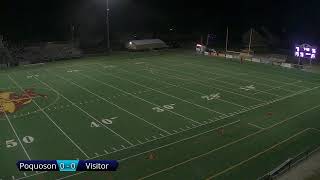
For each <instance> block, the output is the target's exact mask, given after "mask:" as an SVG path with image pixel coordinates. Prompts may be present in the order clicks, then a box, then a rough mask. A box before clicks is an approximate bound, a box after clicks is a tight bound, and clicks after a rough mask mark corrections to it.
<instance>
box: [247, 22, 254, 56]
mask: <svg viewBox="0 0 320 180" xmlns="http://www.w3.org/2000/svg"><path fill="white" fill-rule="evenodd" d="M252 33H253V29H252V28H251V29H250V39H249V51H248V55H249V54H250V51H251V43H252Z"/></svg>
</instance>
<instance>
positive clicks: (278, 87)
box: [253, 81, 302, 95]
mask: <svg viewBox="0 0 320 180" xmlns="http://www.w3.org/2000/svg"><path fill="white" fill-rule="evenodd" d="M300 82H302V81H296V82H293V83H289V84H290V85H292V84H297V83H300ZM285 86H289V85H288V84H286V85H283V86H277V87H274V88H271V89H267V90H266V91H272V90H274V89H281V88H283V87H285ZM259 93H260V92H256V93H253V95H256V94H259Z"/></svg>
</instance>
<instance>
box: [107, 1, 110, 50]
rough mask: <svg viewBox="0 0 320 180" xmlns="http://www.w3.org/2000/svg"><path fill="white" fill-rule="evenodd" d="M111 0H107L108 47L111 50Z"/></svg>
mask: <svg viewBox="0 0 320 180" xmlns="http://www.w3.org/2000/svg"><path fill="white" fill-rule="evenodd" d="M109 11H110V9H109V0H107V48H108V51H110V21H109Z"/></svg>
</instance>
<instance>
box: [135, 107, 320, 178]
mask: <svg viewBox="0 0 320 180" xmlns="http://www.w3.org/2000/svg"><path fill="white" fill-rule="evenodd" d="M319 107H320V105H317V106H314V107H312V108H309V109H307V110H305V111H303V112H301V113H299V114H296V115H294V116H291V117H289V118H286V119H285V120H283V121H280V122H278V123H276V124H274V125H272V126H270V127H268V128H265V129H261V130H259V131H257V132H254V133H252V134H249V135H247V136H245V137H242V138H240V139H238V140H236V141H232V142H230V143H228V144H225V145H223V146H221V147H219V148H215V149H212V150H210V151H208V152H206V153H203V154H201V155H198V156H194V157H192V158H190V159H188V160H185V161H183V162H180V163H177V164H175V165H173V166H170V167H167V168H164V169H162V170H160V171H157V172H155V173H152V174H150V175H147V176H145V177H142V178H139V180H142V179H146V178H149V177H152V176H154V175H157V174H160V173H163V172H165V171H168V170H171V169H173V168H176V167H178V166H181V165H184V164H186V163H189V162H191V161H194V160H196V159H199V158H202V157H205V156H207V155H209V154H211V153H213V152H216V151H218V150H221V149H223V148H226V147H228V146H231V145H233V144H236V143H238V142H240V141H243V140H246V139H248V138H250V137H252V136H255V135H257V134H260V133H262V132H265V131H267V130H269V129H272V128H274V127H276V126H278V125H280V124H283V123H285V122H287V121H289V120H291V119H294V118H296V117H298V116H301V115H302V114H305V113H306V112H309V111H312V110H314V109H317V108H319ZM304 131H305V130H304ZM304 131H302V132H304ZM298 134H301V132H300V133H298Z"/></svg>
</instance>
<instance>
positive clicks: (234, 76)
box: [162, 62, 294, 92]
mask: <svg viewBox="0 0 320 180" xmlns="http://www.w3.org/2000/svg"><path fill="white" fill-rule="evenodd" d="M162 63H163V62H162ZM163 64H165V63H163ZM189 64H190V65H193V66H198V67H203V68H204V67H205V66H202V65H200V64H194V63H189ZM206 68H208V67H206ZM210 68H212V69H218V68H215V67H210ZM218 70H220V71H223V72H226V73H228V74H229V75H225V74H220V73H212V72H210V71H206V70H204V69H201V70H200V71H201V72H206V73H209V74H213V75H219V76H224V77H230V78H232V79H237V80H239V81H244V82H249V83H254V84H258V85H262V86H268V87H271V88H273V87H274V86H271V85H269V84H265V83H261V82H255V81H250V80H246V79H243V78H238V77H236V76H238V75H239V74H240V73H234V72H230V71H225V70H223V69H218ZM245 76H248V75H245ZM255 77H256V76H255ZM281 83H283V82H281ZM280 89H282V88H280ZM282 90H284V91H287V92H294V91H291V90H287V89H282Z"/></svg>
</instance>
